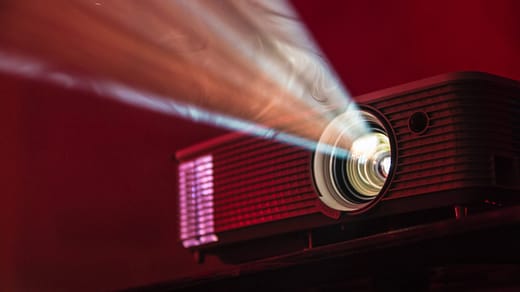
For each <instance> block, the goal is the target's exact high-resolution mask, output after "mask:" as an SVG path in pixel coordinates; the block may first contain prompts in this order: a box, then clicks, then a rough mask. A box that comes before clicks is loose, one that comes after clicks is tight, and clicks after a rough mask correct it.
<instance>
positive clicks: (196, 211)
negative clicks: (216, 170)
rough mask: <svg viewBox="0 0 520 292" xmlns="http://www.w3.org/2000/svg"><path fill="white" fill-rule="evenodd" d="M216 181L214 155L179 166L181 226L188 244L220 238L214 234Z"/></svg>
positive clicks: (186, 245) (193, 244) (202, 242)
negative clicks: (214, 179)
mask: <svg viewBox="0 0 520 292" xmlns="http://www.w3.org/2000/svg"><path fill="white" fill-rule="evenodd" d="M213 184H214V182H213V158H212V156H211V155H207V156H202V157H200V158H197V159H195V160H192V161H188V162H184V163H181V164H180V165H179V206H180V221H181V222H180V225H181V240H182V244H183V245H184V247H192V246H198V245H201V244H206V243H210V242H214V241H217V240H218V238H217V236H216V235H215V233H214V231H215V226H214V225H215V223H214V210H213V205H214V202H213V192H214V191H213Z"/></svg>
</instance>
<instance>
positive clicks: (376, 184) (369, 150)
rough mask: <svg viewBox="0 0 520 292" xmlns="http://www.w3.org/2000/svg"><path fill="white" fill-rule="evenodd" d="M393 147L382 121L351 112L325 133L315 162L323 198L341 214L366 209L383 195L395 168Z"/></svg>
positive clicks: (368, 115)
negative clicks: (341, 212)
mask: <svg viewBox="0 0 520 292" xmlns="http://www.w3.org/2000/svg"><path fill="white" fill-rule="evenodd" d="M392 154H393V153H392V144H391V142H390V137H389V134H388V131H387V128H386V127H385V126H384V124H383V122H382V121H381V119H379V118H377V117H376V115H375V114H372V113H370V112H368V111H364V110H355V111H354V110H352V111H350V112H347V113H345V114H342V115H340V116H338V117H337V118H336V119H334V120H333V121H332V122H331V123H330V124H329V125H328V126H327V128H326V129H325V131H324V132H323V134H322V136H321V138H320V143H319V145H318V148H317V150H316V152H315V153H314V160H313V178H314V182H315V185H316V188H317V190H318V193H319V194H320V199H321V200H322V201H323V202H324V203H325V204H326V205H328V206H329V207H331V208H334V209H336V210H341V211H359V210H361V209H366V208H367V207H369V206H370V205H371V204H372V203H374V200H375V199H376V198H377V197H378V196H379V195H382V192H383V190H384V188H385V186H386V185H387V181H388V179H389V177H390V175H391V172H392V168H393V158H392V157H393V155H392Z"/></svg>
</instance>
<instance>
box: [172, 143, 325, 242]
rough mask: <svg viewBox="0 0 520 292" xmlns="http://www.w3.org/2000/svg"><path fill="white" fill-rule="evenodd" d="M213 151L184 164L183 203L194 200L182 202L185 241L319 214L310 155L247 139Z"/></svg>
mask: <svg viewBox="0 0 520 292" xmlns="http://www.w3.org/2000/svg"><path fill="white" fill-rule="evenodd" d="M210 148H211V156H209V155H208V156H198V157H196V158H194V159H192V160H188V161H185V162H182V163H181V168H180V172H179V173H180V177H179V178H180V184H181V189H180V192H181V197H183V196H184V197H189V196H190V195H191V196H194V197H193V198H191V200H190V199H186V201H187V203H186V202H181V206H186V207H185V209H184V210H185V213H186V214H181V224H184V225H182V226H181V228H185V229H183V230H184V231H185V232H184V231H183V232H184V233H182V234H181V239H182V240H185V239H187V238H189V239H190V240H193V238H194V236H200V235H204V236H205V235H206V234H211V235H212V236H213V237H211V239H215V240H216V236H215V235H214V234H215V233H219V232H224V231H228V230H234V229H238V228H244V227H248V226H252V225H256V224H262V223H268V222H271V221H278V220H282V219H287V218H293V217H297V216H302V215H307V214H311V213H316V212H318V209H317V207H316V200H317V196H316V194H315V192H314V188H313V186H312V181H311V178H310V175H309V174H310V163H311V153H310V152H309V151H305V150H302V149H301V148H297V147H294V146H290V145H286V144H282V143H278V142H274V141H272V140H265V139H259V138H254V137H249V136H242V135H240V136H239V135H233V138H231V139H228V140H227V141H226V142H225V143H217V144H216V145H213V147H210ZM202 165H203V166H202ZM210 166H211V171H210V170H209V167H210ZM197 184H199V185H198V186H195V185H197ZM204 185H206V187H204ZM190 188H192V189H190ZM210 202H211V203H210ZM199 241H201V240H200V239H199Z"/></svg>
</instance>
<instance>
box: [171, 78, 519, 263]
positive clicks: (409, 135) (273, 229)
mask: <svg viewBox="0 0 520 292" xmlns="http://www.w3.org/2000/svg"><path fill="white" fill-rule="evenodd" d="M355 100H356V101H357V103H358V105H359V109H358V110H357V111H356V112H354V113H348V112H347V113H345V114H343V115H340V116H338V117H337V118H335V119H334V120H333V121H332V122H331V123H330V125H329V127H327V128H326V129H325V131H324V133H323V135H322V136H321V139H320V145H318V148H317V150H316V151H309V150H306V149H302V148H299V147H295V146H291V145H288V144H284V143H280V142H277V141H275V140H266V139H263V138H259V137H253V136H248V135H246V134H243V133H232V134H229V135H226V136H223V137H219V138H217V139H213V140H210V141H206V142H204V143H202V144H199V145H194V146H192V147H189V148H187V149H184V150H181V151H178V152H177V154H176V156H177V159H178V161H179V219H180V220H179V230H180V240H181V242H182V244H183V246H184V247H186V248H189V249H191V250H193V251H195V252H197V254H200V253H201V252H212V253H216V254H218V255H219V256H220V257H221V258H223V259H225V260H229V261H244V260H249V259H254V258H261V257H266V256H270V255H276V254H281V253H286V252H290V251H294V250H295V249H299V248H300V249H301V248H302V247H303V248H306V247H307V248H308V247H312V246H313V245H314V246H316V245H320V244H328V243H331V242H337V241H339V240H341V241H342V240H350V239H353V238H357V237H361V236H366V235H369V234H373V233H376V232H384V231H388V230H391V229H392V228H398V227H401V226H410V225H414V224H421V223H422V222H426V221H428V220H430V221H431V220H438V219H439V218H444V217H445V216H452V214H453V210H454V209H455V211H456V213H457V215H463V214H465V213H467V212H468V208H469V210H470V212H472V211H473V210H474V211H475V212H480V211H482V212H483V211H485V210H486V209H488V208H499V207H500V206H501V205H505V204H514V203H515V202H516V201H518V199H517V197H519V196H520V193H519V191H520V161H519V158H520V106H519V105H520V84H519V83H518V82H517V81H513V80H509V79H505V78H501V77H498V76H493V75H489V74H485V73H478V72H462V73H452V74H445V75H440V76H436V77H432V78H428V79H424V80H420V81H416V82H412V83H409V84H405V85H401V86H397V87H393V88H389V89H386V90H381V91H377V92H374V93H370V94H366V95H362V96H359V97H357V98H355ZM353 117H357V119H354V118H353ZM359 117H361V118H362V120H363V121H364V122H363V124H364V125H365V127H368V128H369V131H366V133H360V134H357V135H355V136H352V134H351V133H352V127H356V125H354V124H353V123H355V121H358V123H359ZM345 149H346V150H347V151H345Z"/></svg>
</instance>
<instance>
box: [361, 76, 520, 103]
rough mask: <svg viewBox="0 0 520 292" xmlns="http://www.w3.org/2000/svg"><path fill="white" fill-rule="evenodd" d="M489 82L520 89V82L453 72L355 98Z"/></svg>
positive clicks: (372, 98) (369, 99) (370, 99)
mask: <svg viewBox="0 0 520 292" xmlns="http://www.w3.org/2000/svg"><path fill="white" fill-rule="evenodd" d="M479 81H487V82H493V83H497V84H500V85H503V86H510V87H515V88H518V89H520V82H518V81H515V80H512V79H508V78H505V77H500V76H498V75H493V74H489V73H484V72H478V71H463V72H452V73H445V74H440V75H436V76H433V77H429V78H424V79H421V80H417V81H413V82H409V83H405V84H401V85H396V86H393V87H390V88H385V89H382V90H377V91H373V92H370V93H367V94H363V95H359V96H356V97H354V99H355V100H356V102H367V101H373V100H375V99H378V98H381V97H391V96H394V95H404V94H407V93H412V92H417V91H421V90H426V89H429V88H432V87H436V86H442V85H445V84H452V83H458V82H479Z"/></svg>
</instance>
